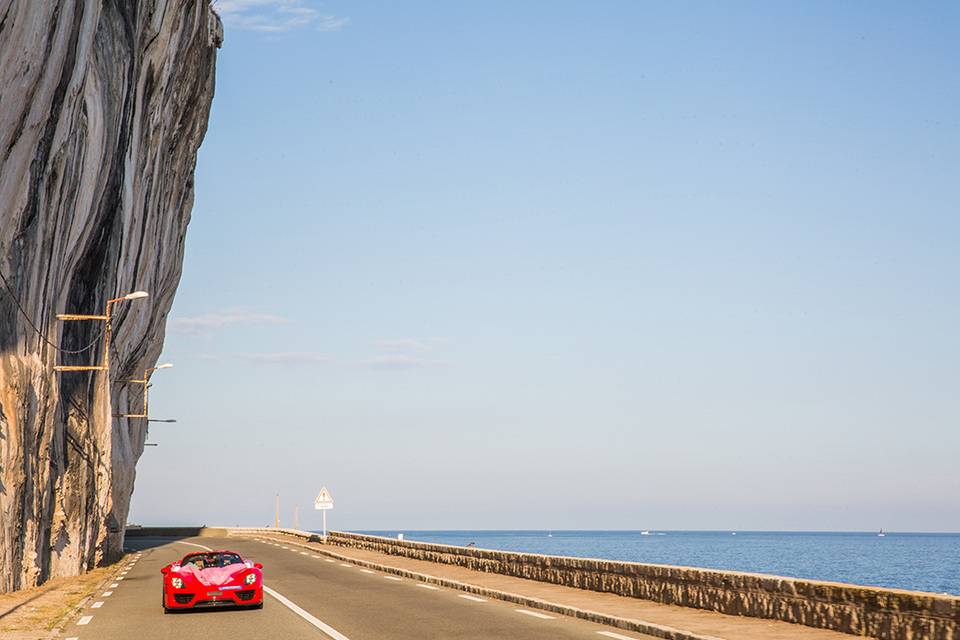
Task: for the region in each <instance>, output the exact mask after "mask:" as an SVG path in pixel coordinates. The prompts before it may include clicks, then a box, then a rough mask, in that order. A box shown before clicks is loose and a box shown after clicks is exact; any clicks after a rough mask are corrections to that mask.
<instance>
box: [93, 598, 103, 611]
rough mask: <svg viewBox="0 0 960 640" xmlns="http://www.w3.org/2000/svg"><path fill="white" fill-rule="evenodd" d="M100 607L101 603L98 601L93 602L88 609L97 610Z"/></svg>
mask: <svg viewBox="0 0 960 640" xmlns="http://www.w3.org/2000/svg"><path fill="white" fill-rule="evenodd" d="M102 606H103V601H102V600H100V601H97V602H94V603H93V604H92V605H90V608H91V609H99V608H100V607H102Z"/></svg>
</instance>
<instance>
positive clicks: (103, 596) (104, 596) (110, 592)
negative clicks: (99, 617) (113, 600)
mask: <svg viewBox="0 0 960 640" xmlns="http://www.w3.org/2000/svg"><path fill="white" fill-rule="evenodd" d="M112 595H113V591H104V592H103V595H102V596H100V597H101V598H109V597H110V596H112Z"/></svg>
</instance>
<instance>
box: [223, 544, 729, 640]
mask: <svg viewBox="0 0 960 640" xmlns="http://www.w3.org/2000/svg"><path fill="white" fill-rule="evenodd" d="M231 535H236V536H238V537H245V538H266V539H272V540H274V541H276V542H283V543H285V544H289V545H292V546H296V547H300V548H302V549H309V550H310V551H314V552H317V553H321V554H323V555H326V556H329V557H331V558H336V559H338V560H342V561H344V562H350V563H352V564H355V565H357V566H361V567H366V568H368V569H376V570H378V571H382V572H384V573H391V574H394V575H397V576H403V577H405V578H410V579H412V580H417V581H420V582H426V583H428V584H435V585H438V586H442V587H446V588H448V589H456V590H458V591H465V592H467V593H473V594H476V595H480V596H486V597H488V598H493V599H495V600H503V601H506V602H512V603H514V604H520V605H523V606H525V607H530V608H532V609H541V610H543V611H550V612H551V613H558V614H560V615H564V616H570V617H572V618H579V619H581V620H586V621H588V622H595V623H597V624H603V625H606V626H609V627H616V628H618V629H623V630H625V631H635V632H638V633H645V634H647V635H651V636H655V637H657V638H663V639H664V640H724V639H723V638H719V637H717V636H705V635H701V634H697V633H692V632H690V631H683V630H682V629H675V628H673V627H667V626H664V625H659V624H655V623H653V622H646V621H643V620H636V619H633V618H619V617H616V616H612V615H609V614H606V613H600V612H598V611H590V610H589V609H580V608H577V607H571V606H569V605H563V604H557V603H555V602H549V601H547V600H540V599H539V598H531V597H529V596H524V595H521V594H518V593H511V592H509V591H499V590H497V589H488V588H486V587H478V586H477V585H473V584H469V583H466V582H459V581H457V580H450V579H447V578H438V577H436V576H431V575H429V574H426V573H418V572H416V571H410V570H408V569H401V568H399V567H391V566H389V565H383V564H379V563H376V562H370V561H368V560H359V559H357V558H352V557H350V556H345V555H341V554H339V553H336V552H333V551H330V550H328V549H317V548H315V547H312V546H309V545H308V544H304V543H303V542H300V541H291V540H290V539H288V538H286V537H284V538H273V537H272V536H271V535H270V534H258V533H252V532H251V533H240V532H237V533H236V534H231ZM284 535H286V536H290V535H291V534H284ZM291 537H292V536H291ZM314 544H316V543H314Z"/></svg>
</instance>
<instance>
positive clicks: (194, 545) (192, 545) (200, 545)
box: [177, 540, 213, 551]
mask: <svg viewBox="0 0 960 640" xmlns="http://www.w3.org/2000/svg"><path fill="white" fill-rule="evenodd" d="M177 544H188V545H190V546H191V547H200V548H201V549H206V550H207V551H213V549H211V548H210V547H205V546H204V545H202V544H196V543H193V542H183V541H182V540H177Z"/></svg>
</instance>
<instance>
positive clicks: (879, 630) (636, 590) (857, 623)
mask: <svg viewBox="0 0 960 640" xmlns="http://www.w3.org/2000/svg"><path fill="white" fill-rule="evenodd" d="M307 535H310V534H307ZM316 537H319V536H316ZM328 542H329V543H332V544H336V545H340V546H344V547H352V548H358V549H369V550H372V551H379V552H381V553H386V554H390V555H394V556H402V557H406V558H414V559H418V560H429V561H431V562H439V563H444V564H453V565H458V566H461V567H466V568H468V569H475V570H479V571H486V572H491V573H499V574H503V575H509V576H516V577H519V578H527V579H529V580H538V581H541V582H549V583H552V584H559V585H564V586H568V587H576V588H578V589H589V590H592V591H600V592H606V593H614V594H617V595H621V596H628V597H632V598H641V599H644V600H652V601H655V602H662V603H664V604H672V605H678V606H683V607H693V608H697V609H706V610H709V611H717V612H720V613H725V614H729V615H740V616H750V617H755V618H767V619H772V620H782V621H784V622H792V623H795V624H802V625H807V626H810V627H818V628H822V629H830V630H833V631H840V632H842V633H849V634H853V635H858V636H868V637H872V638H882V639H883V640H920V639H923V640H960V598H958V597H955V596H945V595H937V594H932V593H923V592H917V591H905V590H899V589H883V588H879V587H864V586H857V585H850V584H843V583H837V582H824V581H818V580H801V579H796V578H786V577H780V576H772V575H765V574H757V573H742V572H736V571H718V570H709V569H696V568H690V567H677V566H668V565H655V564H641V563H637V562H618V561H611V560H596V559H589V558H569V557H562V556H545V555H538V554H531V553H515V552H510V551H493V550H487V549H478V548H475V547H456V546H451V545H441V544H429V543H423V542H412V541H400V540H395V539H393V538H383V537H379V536H368V535H359V534H352V533H343V532H331V534H330V536H329V540H328Z"/></svg>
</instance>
